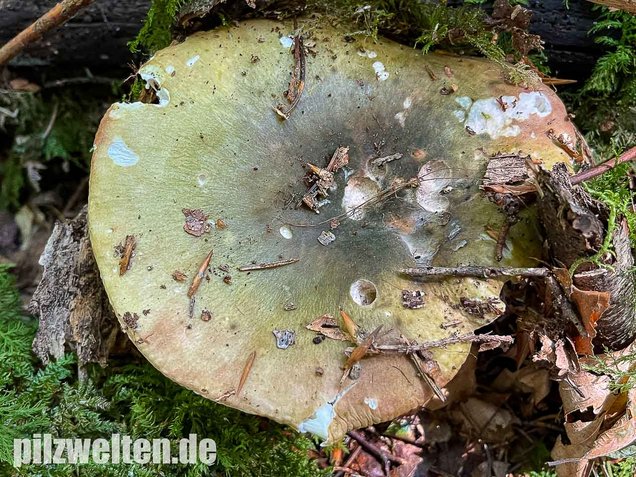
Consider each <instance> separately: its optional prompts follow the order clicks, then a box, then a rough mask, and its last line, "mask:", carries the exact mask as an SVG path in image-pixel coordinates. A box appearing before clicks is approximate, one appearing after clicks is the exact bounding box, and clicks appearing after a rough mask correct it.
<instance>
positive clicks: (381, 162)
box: [371, 152, 403, 167]
mask: <svg viewBox="0 0 636 477" xmlns="http://www.w3.org/2000/svg"><path fill="white" fill-rule="evenodd" d="M402 156H403V154H401V153H399V152H398V153H395V154H391V155H390V156H384V157H378V158H376V159H373V160H372V161H371V164H373V165H374V166H378V167H382V166H383V165H385V164H386V163H388V162H392V161H397V160H398V159H402Z"/></svg>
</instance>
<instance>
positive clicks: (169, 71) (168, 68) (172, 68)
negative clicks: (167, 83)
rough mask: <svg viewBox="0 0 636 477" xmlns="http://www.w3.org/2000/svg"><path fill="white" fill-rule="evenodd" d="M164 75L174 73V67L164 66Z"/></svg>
mask: <svg viewBox="0 0 636 477" xmlns="http://www.w3.org/2000/svg"><path fill="white" fill-rule="evenodd" d="M166 73H168V74H169V75H171V74H172V73H174V66H172V65H168V66H166Z"/></svg>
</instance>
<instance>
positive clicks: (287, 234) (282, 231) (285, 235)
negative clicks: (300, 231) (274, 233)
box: [278, 225, 294, 240]
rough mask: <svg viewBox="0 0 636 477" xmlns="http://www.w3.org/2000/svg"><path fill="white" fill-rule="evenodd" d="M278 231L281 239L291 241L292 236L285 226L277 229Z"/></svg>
mask: <svg viewBox="0 0 636 477" xmlns="http://www.w3.org/2000/svg"><path fill="white" fill-rule="evenodd" d="M278 231H279V232H280V234H281V235H282V236H283V238H286V239H287V240H289V239H291V238H292V237H293V236H294V234H293V233H292V231H291V229H290V228H289V227H288V226H287V225H283V226H282V227H281V228H280V229H278Z"/></svg>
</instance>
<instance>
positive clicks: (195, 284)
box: [188, 250, 212, 298]
mask: <svg viewBox="0 0 636 477" xmlns="http://www.w3.org/2000/svg"><path fill="white" fill-rule="evenodd" d="M210 260H212V250H210V253H208V255H207V256H206V257H205V259H204V260H203V262H202V263H201V266H200V267H199V270H198V272H197V274H196V275H195V276H194V278H193V279H192V285H190V288H189V289H188V298H192V297H193V296H194V294H195V293H196V292H197V290H198V289H199V286H200V285H201V280H203V278H205V274H206V271H207V268H208V266H209V265H210Z"/></svg>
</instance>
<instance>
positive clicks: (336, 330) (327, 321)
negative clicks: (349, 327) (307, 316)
mask: <svg viewBox="0 0 636 477" xmlns="http://www.w3.org/2000/svg"><path fill="white" fill-rule="evenodd" d="M305 328H307V329H308V330H310V331H315V332H316V333H320V335H324V336H326V337H327V338H330V339H332V340H337V341H349V338H348V337H347V335H345V334H344V333H343V332H342V330H341V329H340V327H339V326H338V323H337V322H336V320H335V318H334V317H333V316H331V315H327V314H325V315H322V316H321V317H320V318H316V319H315V320H314V321H312V322H311V323H309V324H308V325H307V326H305ZM320 335H319V336H320Z"/></svg>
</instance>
